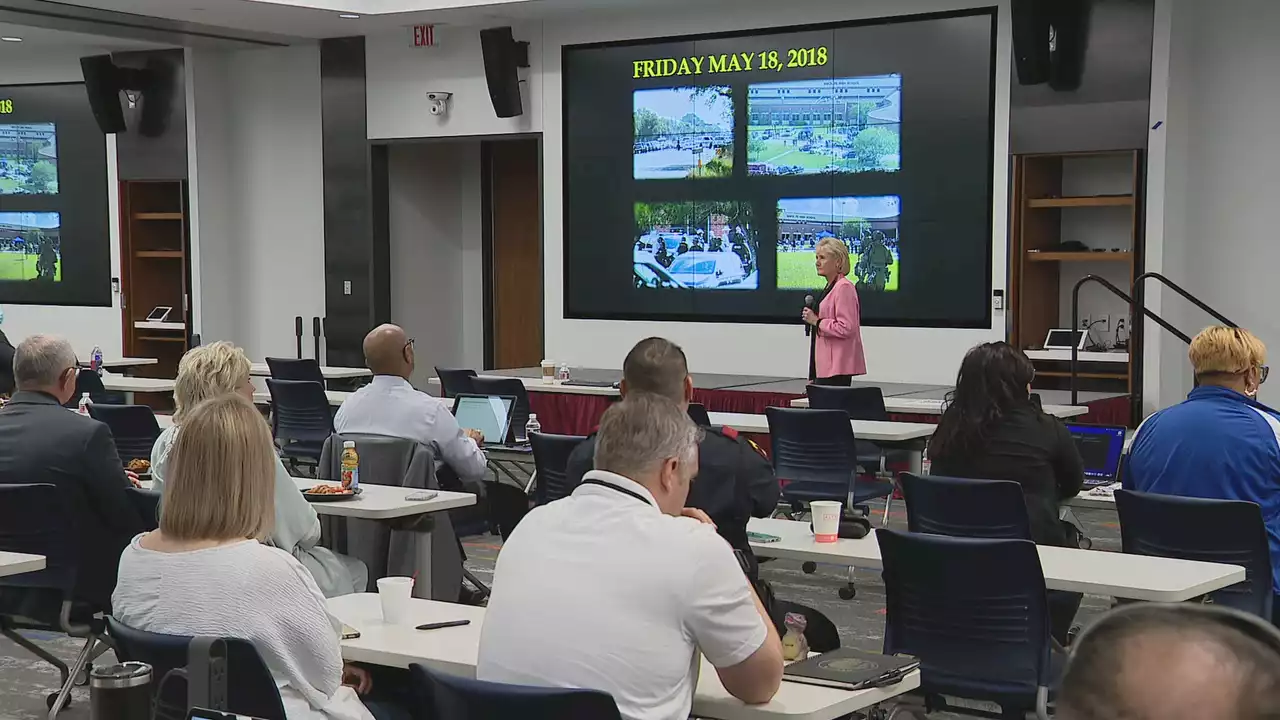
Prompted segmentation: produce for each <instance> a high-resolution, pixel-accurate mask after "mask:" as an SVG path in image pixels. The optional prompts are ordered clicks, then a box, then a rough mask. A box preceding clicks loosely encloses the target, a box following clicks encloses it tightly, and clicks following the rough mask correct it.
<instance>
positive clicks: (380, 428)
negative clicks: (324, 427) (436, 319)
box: [333, 324, 487, 482]
mask: <svg viewBox="0 0 1280 720" xmlns="http://www.w3.org/2000/svg"><path fill="white" fill-rule="evenodd" d="M364 357H365V362H366V363H367V364H368V365H369V369H370V370H372V371H373V382H371V383H369V384H368V385H366V386H364V387H363V388H360V389H359V390H357V391H356V392H355V393H353V394H352V395H351V397H350V398H348V399H347V401H346V402H344V403H342V407H341V408H339V409H338V414H337V416H336V417H335V418H334V419H333V425H334V428H335V430H337V432H338V433H340V434H344V435H345V434H348V433H352V434H364V435H387V436H390V437H400V438H407V439H409V440H413V441H415V442H419V443H422V444H423V445H426V446H428V447H430V448H431V449H432V451H433V452H434V453H435V455H436V459H438V460H442V461H443V462H444V463H445V464H446V465H448V466H449V467H450V468H451V469H452V470H453V471H454V472H455V473H457V475H458V478H459V479H460V480H462V481H463V482H468V481H476V482H479V481H481V480H483V479H484V476H485V471H486V469H487V464H486V460H485V456H484V451H482V450H481V449H480V446H479V445H477V441H478V440H479V439H480V438H482V437H483V436H482V435H481V434H480V433H479V432H478V431H475V430H463V429H462V428H461V427H459V426H458V422H457V420H455V419H454V418H453V414H452V413H451V412H450V409H449V406H448V405H446V404H445V403H444V402H443V401H441V400H440V399H438V398H434V397H432V396H430V395H428V394H426V393H424V392H421V391H419V390H416V389H414V387H413V386H412V385H410V384H409V380H408V378H409V377H410V375H412V374H413V368H414V357H413V339H412V338H409V337H407V336H406V335H405V332H404V329H403V328H401V327H400V326H398V325H390V324H387V325H379V326H378V327H376V328H374V329H373V330H371V331H370V332H369V334H368V335H366V336H365V338H364Z"/></svg>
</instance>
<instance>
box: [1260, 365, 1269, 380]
mask: <svg viewBox="0 0 1280 720" xmlns="http://www.w3.org/2000/svg"><path fill="white" fill-rule="evenodd" d="M1270 374H1271V368H1270V367H1268V366H1266V365H1259V366H1258V384H1259V385H1261V384H1262V383H1264V382H1266V381H1267V376H1268V375H1270Z"/></svg>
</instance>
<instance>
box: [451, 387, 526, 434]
mask: <svg viewBox="0 0 1280 720" xmlns="http://www.w3.org/2000/svg"><path fill="white" fill-rule="evenodd" d="M515 407H516V399H515V398H514V397H512V396H510V395H472V394H467V393H462V394H459V395H456V396H454V399H453V417H454V418H455V419H456V420H457V421H458V425H459V426H461V427H462V428H463V429H464V430H479V431H480V432H482V433H484V442H483V443H482V444H481V447H505V446H506V444H507V443H506V440H507V437H508V433H510V431H511V416H512V415H514V414H515Z"/></svg>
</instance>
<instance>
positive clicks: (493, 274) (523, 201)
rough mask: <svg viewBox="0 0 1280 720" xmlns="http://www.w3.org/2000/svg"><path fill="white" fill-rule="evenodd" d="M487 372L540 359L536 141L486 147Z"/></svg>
mask: <svg viewBox="0 0 1280 720" xmlns="http://www.w3.org/2000/svg"><path fill="white" fill-rule="evenodd" d="M484 147H485V152H484V153H483V156H484V158H485V163H486V168H485V169H486V170H487V173H486V174H487V176H488V178H487V183H486V184H487V188H486V189H487V190H488V192H487V193H486V194H487V196H488V204H487V205H488V207H487V213H486V218H485V219H486V224H487V226H488V229H489V232H488V233H486V235H487V237H486V240H487V242H486V245H487V247H486V248H485V250H486V253H485V255H486V258H487V260H488V265H489V267H488V273H487V276H488V279H489V282H488V284H487V287H486V294H487V296H488V298H487V302H486V305H488V307H489V308H490V313H489V317H490V319H489V328H490V332H489V334H488V335H489V342H488V343H486V345H487V348H488V350H489V352H488V353H486V354H487V355H489V357H488V358H486V360H487V362H486V364H487V365H488V367H489V368H491V369H502V368H517V367H532V366H535V365H537V364H538V363H539V362H541V361H542V190H541V188H542V172H541V163H540V153H541V149H540V143H539V141H538V139H537V138H521V139H515V140H495V141H489V142H486V143H485V146H484Z"/></svg>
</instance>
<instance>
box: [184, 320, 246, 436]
mask: <svg viewBox="0 0 1280 720" xmlns="http://www.w3.org/2000/svg"><path fill="white" fill-rule="evenodd" d="M248 382H249V358H248V357H246V356H245V354H244V350H241V349H240V348H238V347H236V346H235V345H232V344H231V343H229V342H227V341H225V340H220V341H218V342H215V343H209V344H208V345H202V346H200V347H198V348H192V349H191V350H188V351H187V354H186V355H183V356H182V360H180V361H179V362H178V379H177V380H175V381H174V383H173V402H174V406H175V407H174V411H173V421H174V422H175V423H178V424H181V423H182V422H183V421H184V420H185V419H186V415H187V413H188V412H190V410H191V408H193V407H195V406H196V405H199V404H200V403H201V402H203V401H205V400H208V399H209V398H212V397H217V396H219V395H226V394H227V393H234V392H236V391H238V390H239V389H240V388H241V387H243V386H244V385H245V384H246V383H248Z"/></svg>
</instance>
